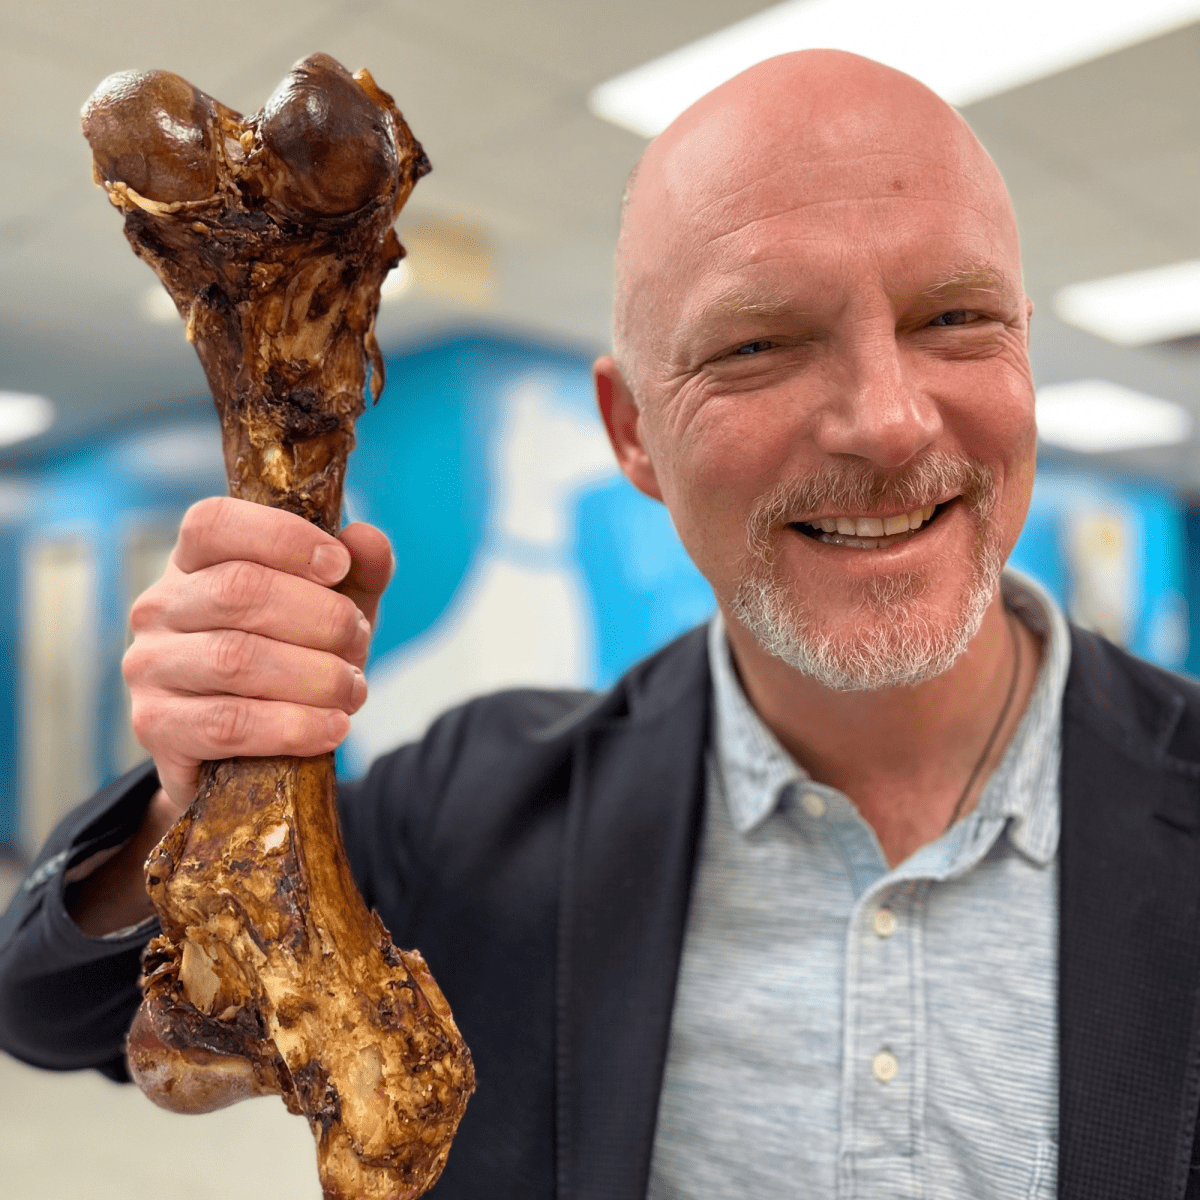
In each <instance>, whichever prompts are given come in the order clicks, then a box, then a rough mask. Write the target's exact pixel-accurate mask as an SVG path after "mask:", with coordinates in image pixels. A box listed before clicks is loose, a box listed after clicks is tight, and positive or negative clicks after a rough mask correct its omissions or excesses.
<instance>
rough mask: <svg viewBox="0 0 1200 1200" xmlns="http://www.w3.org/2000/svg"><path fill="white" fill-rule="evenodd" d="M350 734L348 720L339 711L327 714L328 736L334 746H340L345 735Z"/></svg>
mask: <svg viewBox="0 0 1200 1200" xmlns="http://www.w3.org/2000/svg"><path fill="white" fill-rule="evenodd" d="M349 732H350V718H349V717H348V716H346V714H345V713H344V712H342V711H341V709H338V711H337V712H331V713H330V714H329V736H330V738H331V739H332V741H333V742H334V744H335V745H338V746H340V745H341V744H342V741H343V740H344V739H345V737H346V734H348V733H349Z"/></svg>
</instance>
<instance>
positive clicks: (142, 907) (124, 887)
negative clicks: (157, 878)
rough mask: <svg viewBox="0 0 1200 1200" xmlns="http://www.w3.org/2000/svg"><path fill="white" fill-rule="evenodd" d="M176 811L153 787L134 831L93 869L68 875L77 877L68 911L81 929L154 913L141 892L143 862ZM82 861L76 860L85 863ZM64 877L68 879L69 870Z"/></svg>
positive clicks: (127, 922) (95, 933)
mask: <svg viewBox="0 0 1200 1200" xmlns="http://www.w3.org/2000/svg"><path fill="white" fill-rule="evenodd" d="M182 812H183V809H182V808H180V807H179V806H178V805H177V804H175V803H174V802H173V801H172V800H171V799H170V798H169V797H168V796H167V794H166V792H164V791H163V790H162V788H159V789H158V791H157V792H155V794H154V796H153V797H152V798H151V800H150V803H149V804H148V805H147V806H146V813H145V816H144V817H143V818H142V823H141V825H140V826H139V827H138V831H137V833H135V834H134V835H133V837H131V838H130V839H129V841H127V842H126V843H125V844H124V845H123V846H120V847H116V848H115V852H114V853H111V854H109V855H106V856H105V858H104V859H103V861H100V862H97V863H96V864H95V867H94V869H93V870H91V871H88V870H86V869H85V870H82V871H80V872H79V874H78V875H76V876H74V879H75V880H76V881H77V882H75V883H74V886H73V887H72V888H71V890H70V893H69V895H70V900H69V903H68V912H69V913H70V914H71V919H72V920H73V921H74V922H75V924H76V925H78V926H79V928H80V929H81V930H82V931H83V932H84V933H86V934H89V935H90V936H92V937H104V936H105V935H107V934H110V933H114V932H116V931H117V930H118V929H126V928H129V927H130V926H134V925H137V924H138V923H139V922H141V921H144V920H146V918H147V917H152V916H153V915H154V906H153V905H152V904H151V903H150V898H149V897H148V896H147V895H146V881H145V874H144V867H145V862H146V859H147V858H148V857H149V854H150V851H151V850H153V849H154V847H155V846H156V845H157V844H158V842H159V841H160V839H161V838H162V836H163V834H165V833H166V832H167V830H168V829H170V828H171V826H172V825H174V824H175V822H176V821H177V820H178V819H179V817H180V815H181V814H182ZM87 865H88V864H86V863H84V864H81V866H83V867H85V868H86V866H87ZM67 878H68V880H71V879H72V875H71V873H70V872H68V875H67Z"/></svg>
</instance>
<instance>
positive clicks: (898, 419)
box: [815, 329, 942, 470]
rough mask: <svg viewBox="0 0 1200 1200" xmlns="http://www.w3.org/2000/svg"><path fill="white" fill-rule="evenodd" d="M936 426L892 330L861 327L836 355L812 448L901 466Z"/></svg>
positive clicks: (937, 416) (936, 417) (929, 401)
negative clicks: (836, 365)
mask: <svg viewBox="0 0 1200 1200" xmlns="http://www.w3.org/2000/svg"><path fill="white" fill-rule="evenodd" d="M941 432H942V417H941V413H940V412H939V410H938V406H937V404H936V403H935V401H934V399H933V398H932V397H931V396H930V395H928V394H927V392H926V391H925V390H924V389H923V388H922V387H921V386H920V384H919V382H918V381H917V380H915V379H913V378H912V377H911V374H910V373H909V372H906V370H905V364H904V361H903V357H902V354H901V349H900V346H899V345H898V344H897V340H896V333H895V330H894V329H886V330H884V329H878V330H875V331H872V332H870V333H868V332H867V331H861V333H860V336H859V337H858V338H857V339H856V341H855V343H854V344H852V345H850V346H847V347H845V349H844V351H843V353H842V354H841V355H840V356H839V368H838V370H837V371H836V372H835V377H834V379H833V380H832V381H831V386H830V394H829V398H828V401H827V403H826V404H825V405H824V407H823V409H822V411H821V413H820V415H819V418H818V421H817V425H816V430H815V440H816V443H817V446H818V448H819V449H820V450H822V451H823V452H824V453H826V454H831V455H853V456H854V457H856V458H862V459H866V460H867V461H869V462H871V463H874V464H875V465H876V466H878V467H881V468H883V469H885V470H889V469H892V468H895V467H900V466H903V465H904V464H905V463H906V462H908V460H909V459H911V458H912V457H914V455H917V454H919V453H920V452H921V451H922V450H924V449H926V448H927V447H928V446H929V445H930V444H931V443H932V442H933V441H934V440H935V439H936V438H937V437H938V435H939V434H940V433H941Z"/></svg>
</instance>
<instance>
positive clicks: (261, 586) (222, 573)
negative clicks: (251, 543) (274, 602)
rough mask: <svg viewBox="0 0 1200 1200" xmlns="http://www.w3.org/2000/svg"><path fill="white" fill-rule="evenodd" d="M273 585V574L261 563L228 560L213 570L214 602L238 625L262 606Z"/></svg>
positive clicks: (217, 608)
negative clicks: (271, 576) (271, 581)
mask: <svg viewBox="0 0 1200 1200" xmlns="http://www.w3.org/2000/svg"><path fill="white" fill-rule="evenodd" d="M270 587H271V585H270V578H269V576H268V575H267V573H266V571H265V570H264V569H263V568H262V567H260V566H259V565H258V564H257V563H252V562H244V561H239V562H230V563H224V564H222V566H221V567H220V569H218V570H216V571H214V572H213V577H212V601H213V604H214V606H215V608H216V611H217V614H218V615H219V616H220V617H221V618H223V619H224V620H225V621H230V622H233V623H234V624H237V623H238V622H240V621H245V620H246V619H247V618H249V617H250V616H251V615H252V614H253V613H254V612H255V611H257V610H258V609H259V608H261V607H262V605H263V603H264V602H265V600H266V597H267V594H268V593H269V592H270Z"/></svg>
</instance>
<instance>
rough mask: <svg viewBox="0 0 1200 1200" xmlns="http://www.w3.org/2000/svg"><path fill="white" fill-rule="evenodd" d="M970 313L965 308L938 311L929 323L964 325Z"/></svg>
mask: <svg viewBox="0 0 1200 1200" xmlns="http://www.w3.org/2000/svg"><path fill="white" fill-rule="evenodd" d="M970 315H971V314H970V313H969V312H968V311H967V310H966V309H965V308H955V309H951V310H950V312H944V313H940V314H939V315H938V316H936V317H934V318H933V320H932V321H930V322H929V323H930V325H965V324H966V323H967V319H968V318H969V317H970Z"/></svg>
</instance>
